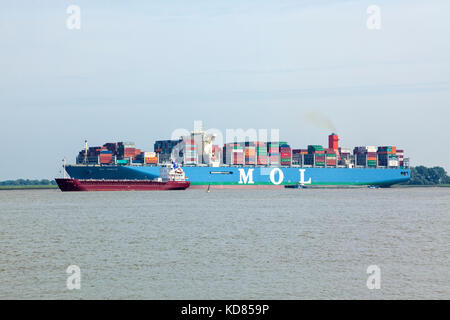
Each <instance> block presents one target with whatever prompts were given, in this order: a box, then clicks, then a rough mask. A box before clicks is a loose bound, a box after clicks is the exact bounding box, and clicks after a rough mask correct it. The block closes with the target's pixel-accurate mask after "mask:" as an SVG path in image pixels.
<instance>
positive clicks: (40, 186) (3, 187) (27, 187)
mask: <svg viewBox="0 0 450 320" xmlns="http://www.w3.org/2000/svg"><path fill="white" fill-rule="evenodd" d="M32 189H39V190H41V189H44V190H45V189H58V186H57V185H22V186H20V185H19V186H15V185H10V186H0V191H1V190H32Z"/></svg>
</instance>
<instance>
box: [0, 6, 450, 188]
mask: <svg viewBox="0 0 450 320" xmlns="http://www.w3.org/2000/svg"><path fill="white" fill-rule="evenodd" d="M8 2H9V3H8ZM72 4H75V5H78V6H79V7H80V8H81V29H80V30H69V29H68V28H67V27H66V20H67V18H68V17H69V14H67V13H66V10H67V7H68V6H69V5H72ZM373 4H375V5H378V6H379V8H380V9H381V29H380V30H369V29H368V28H367V25H366V21H367V18H368V14H367V12H366V10H367V8H368V6H369V5H373ZM449 12H450V1H448V0H442V1H438V0H435V1H432V0H430V1H412V0H407V1H402V0H399V1H393V0H389V1H385V0H383V1H344V0H342V1H338V0H334V1H331V0H329V1H320V0H311V1H302V0H296V1H294V0H276V1H275V0H272V1H265V0H258V1H249V0H227V1H225V0H221V1H214V0H204V1H197V0H190V1H184V0H183V1H182V0H176V1H174V0H170V1H80V0H71V1H31V0H30V1H1V2H0V109H1V118H0V135H1V138H2V139H1V148H0V180H5V179H16V178H53V177H55V176H57V175H58V172H59V170H60V168H59V167H60V164H61V159H62V158H63V157H67V158H68V160H69V162H74V161H75V156H76V154H77V152H78V151H79V150H80V149H81V148H82V147H83V142H84V140H85V139H87V140H88V141H89V144H90V145H101V144H103V143H105V142H109V141H123V140H125V141H129V140H131V141H135V142H136V144H137V145H138V146H139V147H142V148H143V149H146V150H149V151H152V150H153V142H154V140H156V139H165V138H170V135H171V133H172V131H173V130H174V129H177V128H186V129H191V128H192V126H193V121H194V120H203V122H204V126H205V128H219V129H222V130H223V131H224V132H225V129H227V128H243V129H248V128H257V129H259V128H266V129H270V128H279V129H280V138H281V140H287V141H288V142H289V143H290V144H291V146H292V147H296V148H303V147H306V145H308V144H323V145H326V144H327V135H328V134H329V133H330V130H331V128H328V127H327V126H326V125H322V124H321V123H318V122H317V121H312V119H311V117H310V115H311V114H313V115H314V116H315V117H316V118H322V119H325V120H326V119H329V121H330V122H331V123H332V124H333V126H334V127H335V130H336V132H337V133H338V134H339V135H340V139H341V145H342V146H346V147H353V146H356V145H397V146H399V147H400V148H402V149H405V156H406V157H410V158H411V163H412V164H413V165H419V164H423V165H427V166H433V165H441V166H444V167H445V168H446V170H447V171H450V146H449V142H450V135H449V126H450V63H449V62H450V61H449V59H450V40H449V39H450V37H449V35H450V19H449Z"/></svg>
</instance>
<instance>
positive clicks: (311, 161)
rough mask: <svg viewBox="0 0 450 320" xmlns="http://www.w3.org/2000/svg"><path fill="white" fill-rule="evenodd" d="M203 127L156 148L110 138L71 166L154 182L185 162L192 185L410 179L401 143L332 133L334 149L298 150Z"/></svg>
mask: <svg viewBox="0 0 450 320" xmlns="http://www.w3.org/2000/svg"><path fill="white" fill-rule="evenodd" d="M214 140H215V136H214V135H211V134H207V133H206V132H205V131H203V130H202V129H195V130H194V131H192V132H191V133H190V134H189V135H186V136H182V137H180V138H179V139H175V140H159V141H156V142H155V143H154V151H153V152H146V151H143V150H140V149H138V148H136V146H135V144H134V143H132V142H117V143H105V144H104V145H103V146H98V147H88V145H87V142H86V141H85V148H84V149H83V150H81V151H80V152H79V154H78V156H77V158H76V164H72V165H67V166H65V170H66V172H67V173H68V174H69V176H70V177H71V178H73V179H78V180H116V181H120V180H127V181H130V180H136V181H140V180H143V181H150V180H155V179H158V178H159V177H161V175H162V174H163V171H164V168H165V166H167V165H168V164H170V163H172V164H175V165H177V166H178V165H179V167H180V168H181V169H182V170H183V172H184V173H185V175H186V179H187V180H188V181H189V182H190V188H205V189H209V188H284V187H286V186H292V185H299V184H300V185H304V186H307V185H308V186H327V187H328V186H365V185H367V186H380V187H389V186H391V185H393V184H397V183H401V182H405V181H408V180H409V179H410V169H409V159H408V158H404V151H403V150H401V149H399V148H397V147H396V146H377V147H375V146H358V147H355V148H353V150H352V149H350V148H344V147H340V146H339V137H338V135H337V134H335V133H332V134H330V135H329V136H328V148H326V147H323V146H322V145H317V144H316V145H308V146H307V147H306V148H305V149H293V148H291V146H290V145H289V144H288V143H287V142H284V141H268V142H267V141H242V142H232V143H225V144H224V145H223V146H219V145H216V144H214Z"/></svg>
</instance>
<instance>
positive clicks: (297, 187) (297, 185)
mask: <svg viewBox="0 0 450 320" xmlns="http://www.w3.org/2000/svg"><path fill="white" fill-rule="evenodd" d="M284 187H285V188H287V189H307V188H308V187H307V186H305V185H304V184H301V183H296V184H286V185H285V186H284Z"/></svg>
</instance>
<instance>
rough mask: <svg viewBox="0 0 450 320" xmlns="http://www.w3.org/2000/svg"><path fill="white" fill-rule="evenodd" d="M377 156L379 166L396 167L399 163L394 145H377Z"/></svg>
mask: <svg viewBox="0 0 450 320" xmlns="http://www.w3.org/2000/svg"><path fill="white" fill-rule="evenodd" d="M377 156H378V165H379V166H383V167H397V166H398V165H399V163H398V157H397V148H396V147H395V146H382V147H378V151H377Z"/></svg>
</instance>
